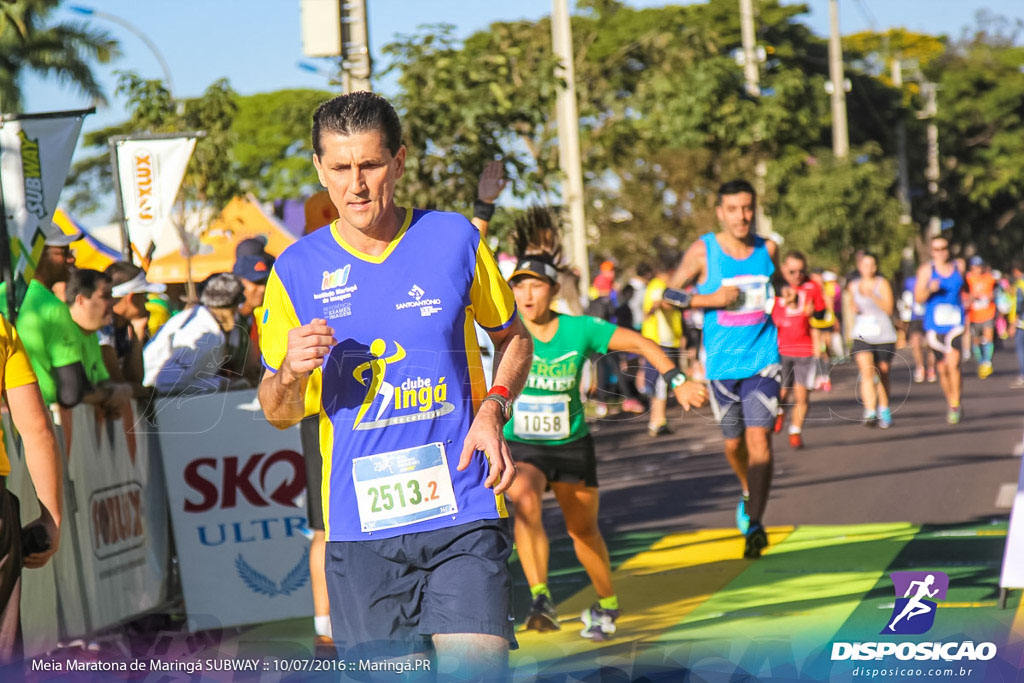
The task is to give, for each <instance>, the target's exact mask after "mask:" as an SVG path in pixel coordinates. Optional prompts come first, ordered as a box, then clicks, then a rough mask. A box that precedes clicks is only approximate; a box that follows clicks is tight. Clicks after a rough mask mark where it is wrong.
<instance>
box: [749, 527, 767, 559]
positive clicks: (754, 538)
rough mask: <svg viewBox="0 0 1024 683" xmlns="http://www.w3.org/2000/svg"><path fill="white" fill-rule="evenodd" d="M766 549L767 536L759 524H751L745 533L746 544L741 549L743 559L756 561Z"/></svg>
mask: <svg viewBox="0 0 1024 683" xmlns="http://www.w3.org/2000/svg"><path fill="white" fill-rule="evenodd" d="M767 547H768V534H766V533H765V532H764V527H763V526H761V525H760V524H751V525H750V529H749V530H748V531H747V543H746V547H744V549H743V557H745V558H747V559H748V560H756V559H757V558H759V557H761V551H762V550H764V549H765V548H767Z"/></svg>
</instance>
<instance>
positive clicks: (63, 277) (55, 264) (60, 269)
mask: <svg viewBox="0 0 1024 683" xmlns="http://www.w3.org/2000/svg"><path fill="white" fill-rule="evenodd" d="M73 265H75V255H74V254H72V253H71V248H70V247H44V248H43V258H41V259H40V262H39V269H40V270H41V271H43V272H44V273H45V274H46V275H47V276H48V279H50V280H53V281H54V282H67V280H68V278H70V277H71V266H73Z"/></svg>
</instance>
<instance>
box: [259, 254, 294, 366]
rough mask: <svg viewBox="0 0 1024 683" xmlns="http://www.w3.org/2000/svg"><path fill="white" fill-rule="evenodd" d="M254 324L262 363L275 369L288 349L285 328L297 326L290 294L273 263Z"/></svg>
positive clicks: (289, 328) (286, 329)
mask: <svg viewBox="0 0 1024 683" xmlns="http://www.w3.org/2000/svg"><path fill="white" fill-rule="evenodd" d="M256 325H257V327H258V328H259V335H260V353H261V356H262V359H263V367H265V368H267V369H268V370H270V371H271V372H275V373H276V372H277V370H278V368H280V367H281V363H283V362H284V357H285V355H286V354H287V353H288V330H291V329H293V328H296V327H299V326H300V323H299V317H298V315H297V314H296V313H295V308H294V307H293V306H292V300H291V297H289V296H288V291H287V290H286V289H285V288H284V283H283V282H281V278H280V277H279V276H278V273H277V269H276V267H275V269H274V270H272V271H271V272H270V278H269V279H268V280H267V290H266V293H265V294H264V295H263V313H262V314H261V315H260V317H259V318H257V321H256Z"/></svg>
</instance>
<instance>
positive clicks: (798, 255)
mask: <svg viewBox="0 0 1024 683" xmlns="http://www.w3.org/2000/svg"><path fill="white" fill-rule="evenodd" d="M786 259H796V260H797V261H799V262H800V263H802V264H804V267H806V266H807V257H806V256H804V252H802V251H799V250H798V249H790V250H789V251H787V252H786V255H785V256H783V257H782V260H783V261H785V260H786Z"/></svg>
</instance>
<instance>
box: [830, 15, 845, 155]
mask: <svg viewBox="0 0 1024 683" xmlns="http://www.w3.org/2000/svg"><path fill="white" fill-rule="evenodd" d="M828 18H829V29H830V30H829V36H828V76H829V79H830V80H831V81H832V92H831V93H830V94H831V96H832V153H833V154H835V155H836V158H838V159H845V158H846V157H847V156H848V155H849V153H850V132H849V130H848V129H847V125H846V77H845V76H844V75H843V44H842V42H841V40H840V37H839V2H838V0H828Z"/></svg>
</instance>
